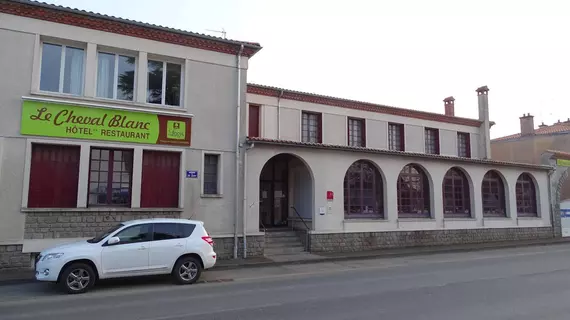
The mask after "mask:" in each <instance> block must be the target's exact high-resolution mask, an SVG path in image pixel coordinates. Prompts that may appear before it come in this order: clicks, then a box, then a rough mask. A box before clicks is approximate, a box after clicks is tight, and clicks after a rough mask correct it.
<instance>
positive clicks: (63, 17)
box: [0, 0, 261, 57]
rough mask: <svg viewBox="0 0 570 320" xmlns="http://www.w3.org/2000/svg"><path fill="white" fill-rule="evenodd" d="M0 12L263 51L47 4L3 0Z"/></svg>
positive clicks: (222, 48)
mask: <svg viewBox="0 0 570 320" xmlns="http://www.w3.org/2000/svg"><path fill="white" fill-rule="evenodd" d="M0 12H2V13H6V14H12V15H17V16H21V17H26V18H32V19H39V20H46V21H50V22H55V23H61V24H66V25H71V26H76V27H82V28H87V29H93V30H99V31H104V32H112V33H117V34H122V35H125V36H131V37H137V38H143V39H148V40H154V41H160V42H166V43H172V44H177V45H182V46H187V47H193V48H198V49H203V50H209V51H216V52H222V53H228V54H238V53H239V50H240V47H241V46H242V45H243V46H244V50H243V52H242V55H243V56H246V57H251V56H253V55H254V54H255V53H257V52H258V51H259V50H261V45H260V44H259V43H254V42H245V41H237V40H228V39H224V38H220V37H214V36H209V35H205V34H201V33H194V32H188V31H184V30H179V29H174V28H168V27H163V26H158V25H154V24H150V23H143V22H139V21H134V20H129V19H123V18H117V17H113V16H108V15H104V14H99V13H94V12H90V11H84V10H79V9H74V8H69V7H63V6H59V5H54V4H48V3H45V2H38V1H31V0H0Z"/></svg>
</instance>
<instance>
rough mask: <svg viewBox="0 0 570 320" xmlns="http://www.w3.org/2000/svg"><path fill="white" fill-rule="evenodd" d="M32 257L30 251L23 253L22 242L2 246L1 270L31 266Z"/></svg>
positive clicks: (0, 253) (0, 247)
mask: <svg viewBox="0 0 570 320" xmlns="http://www.w3.org/2000/svg"><path fill="white" fill-rule="evenodd" d="M31 259H32V258H31V255H30V254H29V253H22V245H21V244H14V245H1V246H0V270H1V269H4V270H5V269H22V268H30V267H31V264H32V260H31Z"/></svg>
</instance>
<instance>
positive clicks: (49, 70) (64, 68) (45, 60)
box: [40, 42, 85, 95]
mask: <svg viewBox="0 0 570 320" xmlns="http://www.w3.org/2000/svg"><path fill="white" fill-rule="evenodd" d="M84 65H85V50H83V49H82V48H76V47H71V46H66V45H59V44H52V43H47V42H44V43H43V44H42V60H41V70H40V90H41V91H49V92H59V93H68V94H74V95H82V94H83V81H84V78H85V76H84V75H85V67H84Z"/></svg>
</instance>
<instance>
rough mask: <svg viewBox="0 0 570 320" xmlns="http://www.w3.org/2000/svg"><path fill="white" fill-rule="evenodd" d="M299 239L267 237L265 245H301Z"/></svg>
mask: <svg viewBox="0 0 570 320" xmlns="http://www.w3.org/2000/svg"><path fill="white" fill-rule="evenodd" d="M299 242H300V240H299V238H298V237H296V236H295V237H266V238H265V243H299Z"/></svg>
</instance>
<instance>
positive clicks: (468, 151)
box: [465, 133, 471, 158]
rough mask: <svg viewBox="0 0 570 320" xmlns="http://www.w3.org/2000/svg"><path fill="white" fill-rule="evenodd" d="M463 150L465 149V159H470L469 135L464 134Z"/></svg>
mask: <svg viewBox="0 0 570 320" xmlns="http://www.w3.org/2000/svg"><path fill="white" fill-rule="evenodd" d="M465 149H467V150H466V154H467V158H471V136H470V134H469V133H465Z"/></svg>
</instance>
